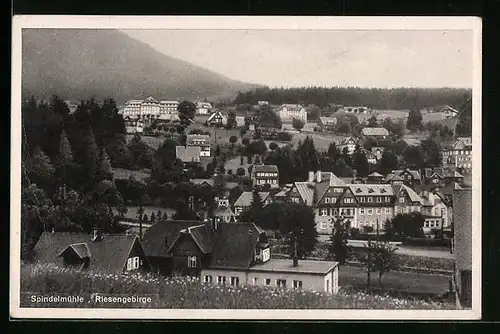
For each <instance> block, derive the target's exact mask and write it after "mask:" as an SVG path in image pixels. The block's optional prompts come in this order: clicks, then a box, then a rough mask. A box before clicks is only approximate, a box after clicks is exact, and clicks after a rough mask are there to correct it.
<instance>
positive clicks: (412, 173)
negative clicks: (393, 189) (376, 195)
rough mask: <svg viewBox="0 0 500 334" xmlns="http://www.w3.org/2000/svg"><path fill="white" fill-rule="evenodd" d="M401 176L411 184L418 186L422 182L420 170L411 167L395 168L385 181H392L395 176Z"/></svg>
mask: <svg viewBox="0 0 500 334" xmlns="http://www.w3.org/2000/svg"><path fill="white" fill-rule="evenodd" d="M395 176H399V177H401V178H402V179H403V181H404V183H406V184H407V185H409V186H412V187H413V186H416V185H420V184H422V176H421V175H420V172H419V171H418V170H411V169H408V168H406V169H399V170H393V171H391V172H390V173H389V174H387V176H386V177H385V182H387V183H390V182H391V180H392V179H393V178H394V177H395Z"/></svg>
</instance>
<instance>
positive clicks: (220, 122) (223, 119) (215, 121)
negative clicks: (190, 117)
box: [207, 110, 227, 126]
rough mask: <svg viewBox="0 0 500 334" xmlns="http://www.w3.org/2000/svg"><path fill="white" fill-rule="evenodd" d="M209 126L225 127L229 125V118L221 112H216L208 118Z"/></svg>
mask: <svg viewBox="0 0 500 334" xmlns="http://www.w3.org/2000/svg"><path fill="white" fill-rule="evenodd" d="M207 124H208V125H213V126H224V125H226V124H227V116H226V115H224V114H223V113H222V111H220V110H217V111H214V112H213V113H212V114H211V115H210V117H208V119H207Z"/></svg>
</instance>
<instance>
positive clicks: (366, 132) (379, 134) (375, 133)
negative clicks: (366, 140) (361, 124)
mask: <svg viewBox="0 0 500 334" xmlns="http://www.w3.org/2000/svg"><path fill="white" fill-rule="evenodd" d="M361 134H362V135H363V136H365V137H372V138H376V139H385V138H387V137H388V136H389V131H387V129H386V128H382V127H378V128H371V127H365V128H363V129H362V130H361Z"/></svg>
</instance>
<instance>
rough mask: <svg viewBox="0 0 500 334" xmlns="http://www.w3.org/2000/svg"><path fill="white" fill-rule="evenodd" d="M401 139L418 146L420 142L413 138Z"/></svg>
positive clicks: (409, 144) (407, 143) (410, 144)
mask: <svg viewBox="0 0 500 334" xmlns="http://www.w3.org/2000/svg"><path fill="white" fill-rule="evenodd" d="M403 141H404V142H405V143H406V145H408V146H420V144H422V142H421V141H420V140H418V139H415V138H403Z"/></svg>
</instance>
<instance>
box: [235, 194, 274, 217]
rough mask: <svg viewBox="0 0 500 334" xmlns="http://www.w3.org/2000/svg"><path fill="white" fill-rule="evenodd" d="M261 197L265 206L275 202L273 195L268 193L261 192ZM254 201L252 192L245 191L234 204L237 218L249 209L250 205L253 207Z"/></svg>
mask: <svg viewBox="0 0 500 334" xmlns="http://www.w3.org/2000/svg"><path fill="white" fill-rule="evenodd" d="M259 196H260V199H261V201H262V205H263V206H266V205H269V204H271V203H272V202H273V198H272V196H271V193H270V192H268V191H260V192H259ZM252 200H253V194H252V192H251V191H244V192H243V193H242V194H241V195H240V197H238V199H237V200H236V201H235V202H234V204H233V207H234V213H235V214H236V215H237V216H239V215H240V214H241V213H242V212H243V210H245V209H247V208H249V207H250V205H252Z"/></svg>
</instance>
